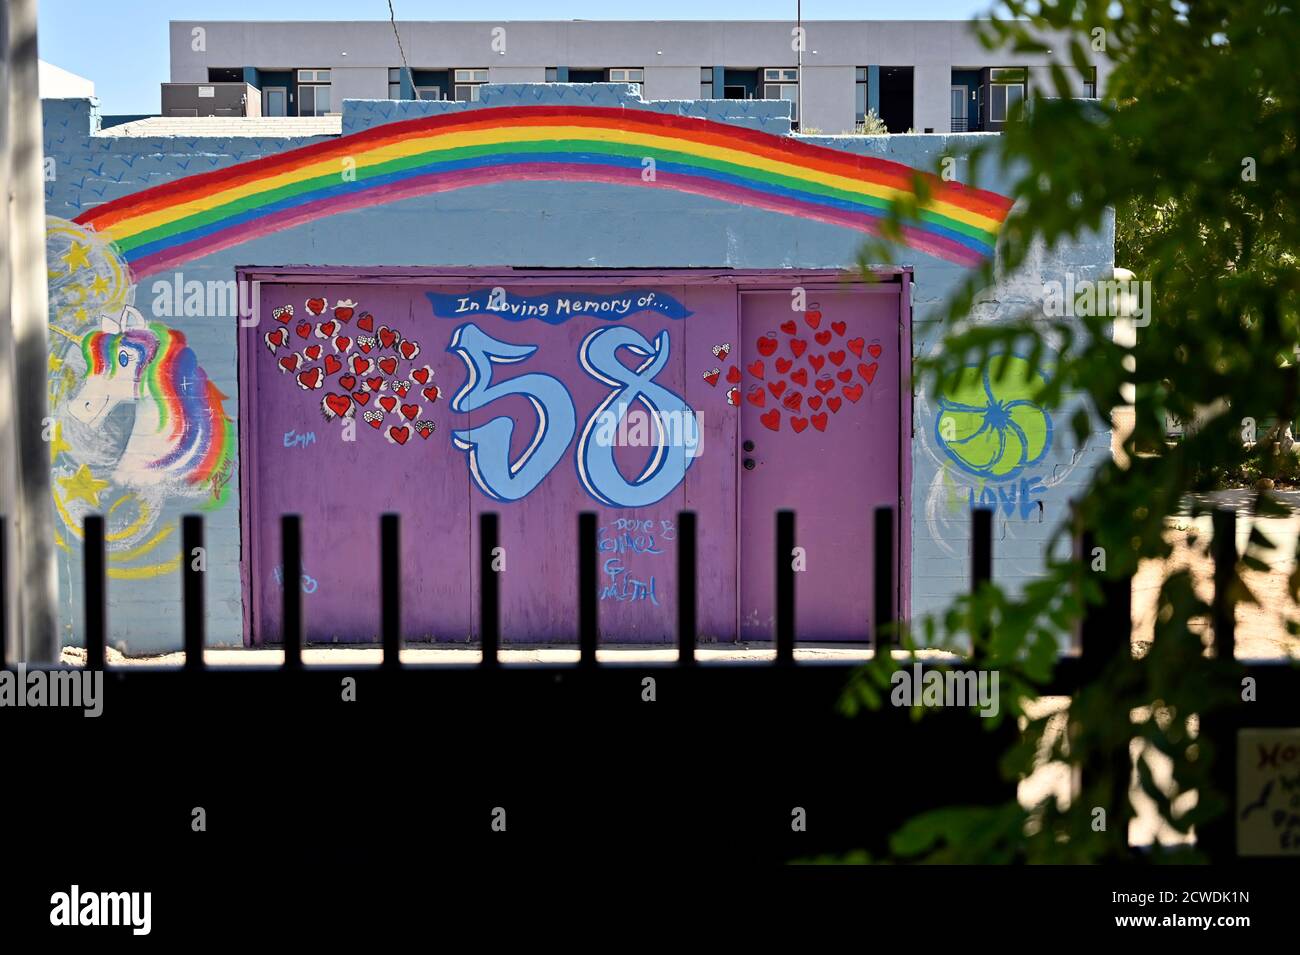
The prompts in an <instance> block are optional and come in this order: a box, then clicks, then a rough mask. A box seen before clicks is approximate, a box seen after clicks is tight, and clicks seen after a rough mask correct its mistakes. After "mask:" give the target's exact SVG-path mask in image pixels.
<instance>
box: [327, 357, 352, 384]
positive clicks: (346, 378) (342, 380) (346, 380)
mask: <svg viewBox="0 0 1300 955" xmlns="http://www.w3.org/2000/svg"><path fill="white" fill-rule="evenodd" d="M326 364H329V363H328V362H326ZM339 384H340V385H341V386H342V387H344V388H346V389H347V390H348V391H351V390H352V389H353V388H355V387H356V385H357V376H356V375H340V376H339Z"/></svg>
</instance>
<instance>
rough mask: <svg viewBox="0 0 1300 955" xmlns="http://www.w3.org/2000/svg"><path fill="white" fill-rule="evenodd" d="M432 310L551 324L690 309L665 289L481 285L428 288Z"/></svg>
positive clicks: (673, 314)
mask: <svg viewBox="0 0 1300 955" xmlns="http://www.w3.org/2000/svg"><path fill="white" fill-rule="evenodd" d="M425 295H427V296H428V297H429V304H430V305H432V306H433V314H434V315H436V316H438V317H439V318H463V317H464V316H466V315H499V316H500V317H501V318H504V319H505V320H506V321H509V322H523V321H527V320H528V319H530V318H535V319H537V320H538V321H542V322H545V323H546V324H548V325H563V324H564V323H565V322H567V321H568V320H569V319H571V318H577V317H579V316H582V317H585V318H603V319H605V320H606V321H610V322H617V321H619V320H620V319H624V318H630V317H631V316H633V315H637V314H639V313H641V312H655V313H656V314H659V315H663V316H665V317H667V318H673V319H683V318H686V317H687V316H689V315H691V314H693V313H692V312H691V310H690V309H688V308H687V307H686V306H685V305H683V304H682V303H681V302H679V301H678V300H677V299H675V298H673V297H672V296H671V295H668V294H666V293H664V292H653V291H650V290H649V289H630V290H628V291H626V292H616V293H613V294H611V295H588V294H586V293H584V292H548V293H547V294H545V295H515V294H513V293H512V292H510V291H508V290H507V289H503V288H481V289H478V290H477V291H474V292H467V293H466V294H464V295H442V294H439V293H437V292H425Z"/></svg>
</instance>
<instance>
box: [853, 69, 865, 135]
mask: <svg viewBox="0 0 1300 955" xmlns="http://www.w3.org/2000/svg"><path fill="white" fill-rule="evenodd" d="M867 102H868V99H867V68H866V67H865V66H859V67H858V69H857V84H856V86H855V90H854V94H853V103H854V106H853V108H854V110H855V112H856V114H857V120H858V122H859V123H865V122H866V121H867Z"/></svg>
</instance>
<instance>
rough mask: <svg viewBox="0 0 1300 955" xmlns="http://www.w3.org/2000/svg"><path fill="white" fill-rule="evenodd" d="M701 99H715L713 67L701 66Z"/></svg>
mask: <svg viewBox="0 0 1300 955" xmlns="http://www.w3.org/2000/svg"><path fill="white" fill-rule="evenodd" d="M700 99H713V67H711V66H701V67H700Z"/></svg>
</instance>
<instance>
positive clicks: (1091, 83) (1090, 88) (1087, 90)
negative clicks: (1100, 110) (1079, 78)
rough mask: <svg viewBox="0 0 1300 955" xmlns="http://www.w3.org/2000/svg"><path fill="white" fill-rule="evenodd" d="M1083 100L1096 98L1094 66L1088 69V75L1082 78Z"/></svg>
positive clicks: (1095, 72)
mask: <svg viewBox="0 0 1300 955" xmlns="http://www.w3.org/2000/svg"><path fill="white" fill-rule="evenodd" d="M1083 98H1084V99H1096V98H1097V68H1096V67H1095V66H1093V67H1089V68H1088V73H1087V74H1086V75H1085V76H1084V78H1083Z"/></svg>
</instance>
